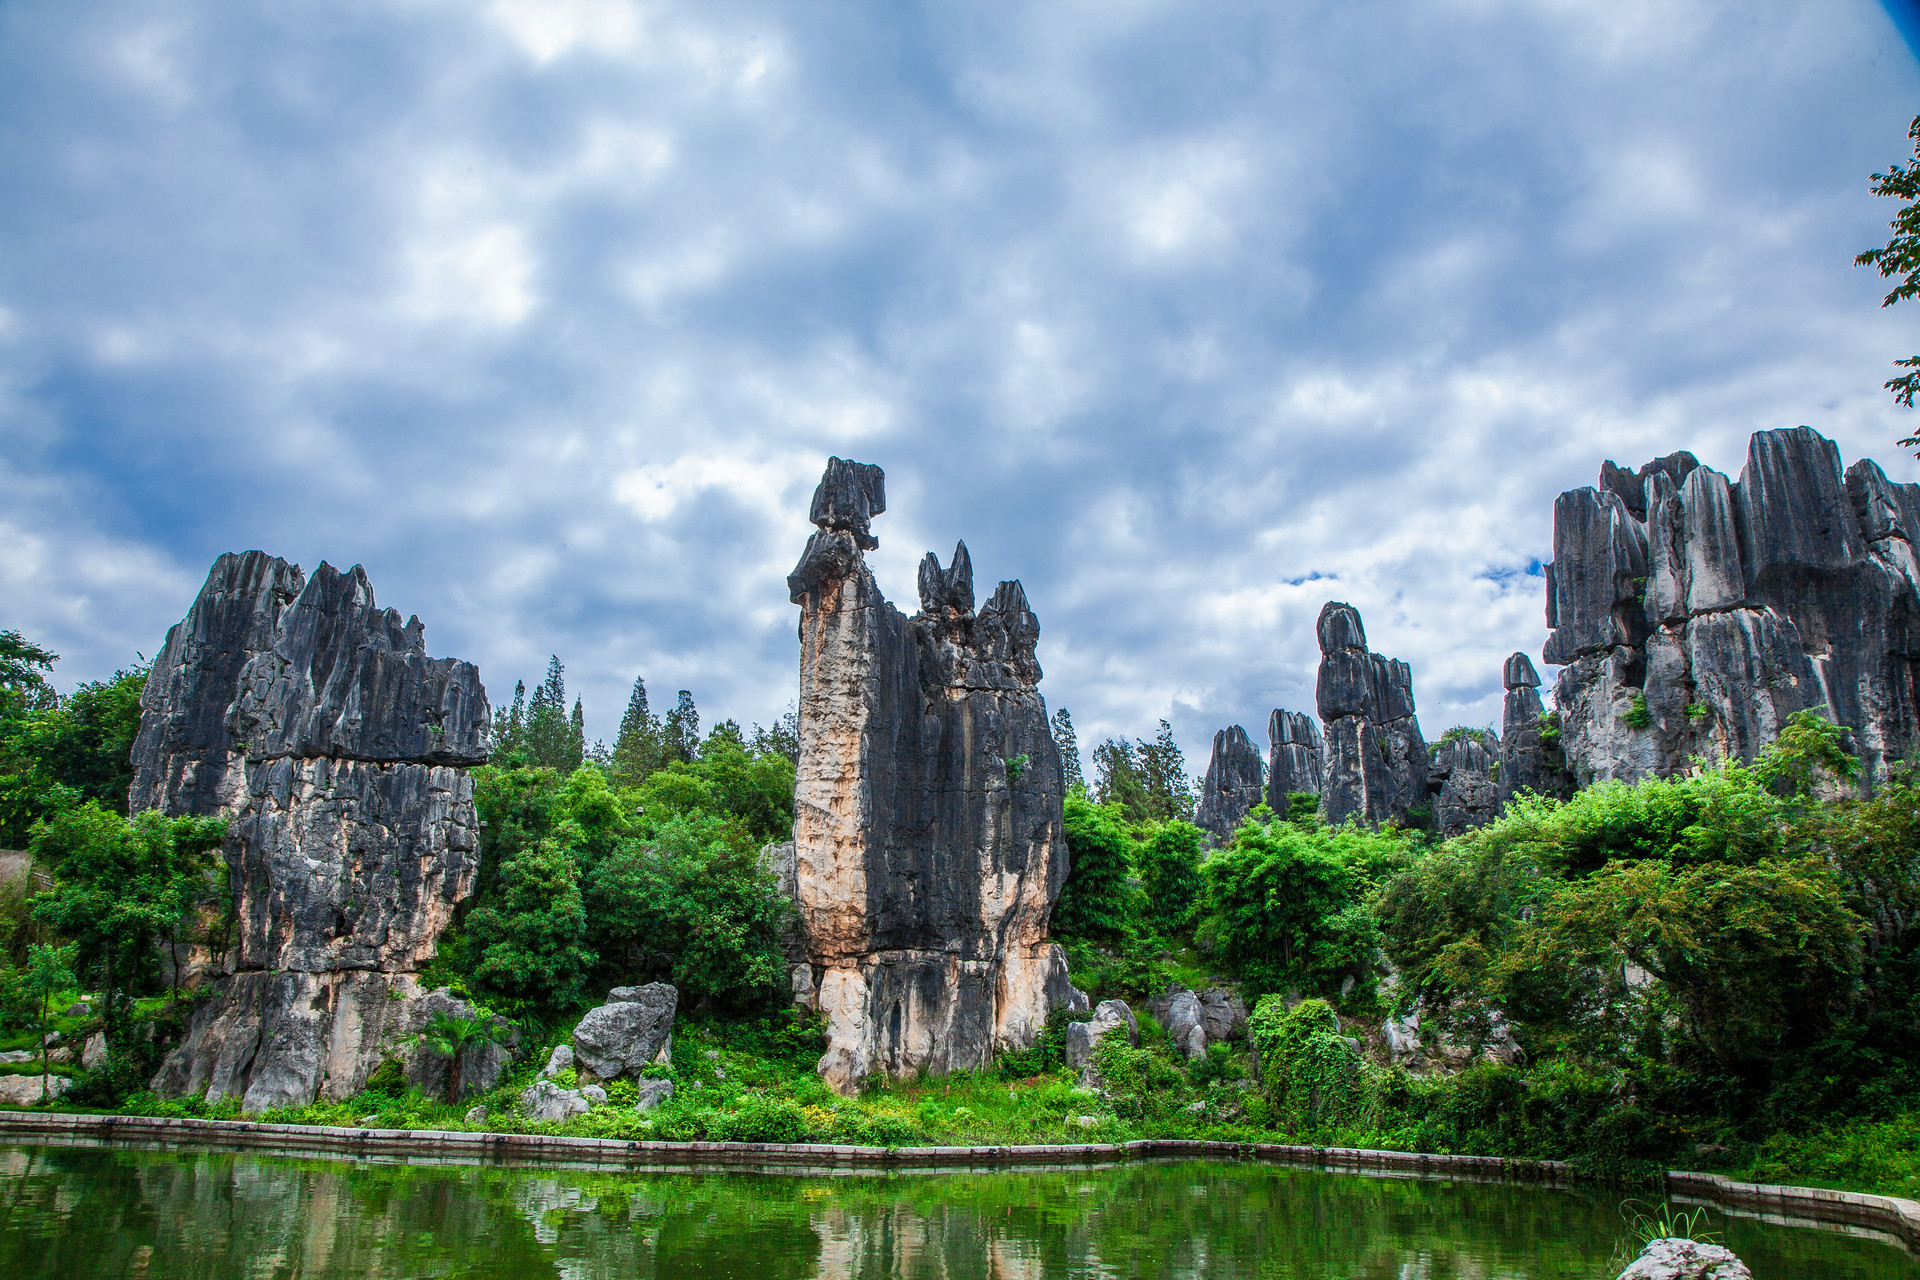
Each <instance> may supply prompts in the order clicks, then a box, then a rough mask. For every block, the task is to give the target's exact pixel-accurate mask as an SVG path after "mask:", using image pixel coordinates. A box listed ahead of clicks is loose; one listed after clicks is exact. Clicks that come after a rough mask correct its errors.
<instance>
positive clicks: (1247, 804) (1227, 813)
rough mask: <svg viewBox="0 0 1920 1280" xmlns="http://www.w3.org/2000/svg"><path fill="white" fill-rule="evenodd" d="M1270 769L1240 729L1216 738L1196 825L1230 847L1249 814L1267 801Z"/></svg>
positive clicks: (1221, 731)
mask: <svg viewBox="0 0 1920 1280" xmlns="http://www.w3.org/2000/svg"><path fill="white" fill-rule="evenodd" d="M1266 773H1267V771H1266V766H1265V765H1264V764H1262V763H1261V760H1260V752H1259V751H1257V750H1256V749H1255V748H1254V745H1253V742H1252V741H1251V740H1250V739H1249V738H1248V737H1247V731H1246V730H1245V729H1242V728H1241V727H1240V726H1239V725H1237V724H1236V725H1234V726H1233V727H1232V728H1231V729H1222V730H1220V732H1218V733H1216V734H1214V735H1213V755H1212V757H1211V758H1210V759H1209V760H1208V761H1207V776H1206V779H1205V781H1204V782H1203V783H1202V784H1201V789H1200V804H1199V807H1198V808H1196V809H1195V810H1194V814H1193V820H1194V823H1195V824H1196V825H1198V826H1200V827H1203V828H1205V829H1206V831H1207V833H1208V834H1209V835H1210V836H1212V837H1213V841H1214V843H1216V844H1226V843H1227V842H1228V841H1230V840H1232V839H1233V832H1234V829H1235V828H1236V827H1238V826H1239V825H1240V820H1241V819H1242V818H1244V817H1246V816H1247V813H1248V811H1249V810H1251V809H1252V808H1253V807H1254V806H1255V805H1257V804H1261V803H1264V802H1265V800H1266V795H1265V790H1266Z"/></svg>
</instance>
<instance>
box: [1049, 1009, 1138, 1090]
mask: <svg viewBox="0 0 1920 1280" xmlns="http://www.w3.org/2000/svg"><path fill="white" fill-rule="evenodd" d="M1115 1031H1125V1032H1126V1035H1127V1043H1128V1044H1130V1045H1137V1044H1139V1043H1140V1020H1139V1019H1138V1018H1136V1017H1134V1016H1133V1010H1132V1009H1130V1008H1128V1007H1127V1002H1126V1001H1125V1000H1102V1001H1101V1002H1100V1003H1099V1004H1097V1005H1095V1006H1094V1010H1093V1017H1091V1018H1089V1019H1088V1020H1087V1021H1085V1022H1069V1023H1068V1024H1067V1044H1066V1059H1067V1065H1068V1066H1070V1067H1073V1068H1075V1069H1076V1070H1078V1071H1080V1072H1082V1073H1083V1074H1084V1073H1087V1072H1089V1071H1091V1069H1092V1066H1093V1049H1094V1046H1095V1045H1097V1044H1099V1043H1100V1042H1101V1041H1102V1040H1104V1039H1106V1038H1107V1037H1108V1036H1109V1035H1111V1034H1112V1033H1113V1032H1115Z"/></svg>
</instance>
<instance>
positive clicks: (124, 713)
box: [0, 631, 147, 849]
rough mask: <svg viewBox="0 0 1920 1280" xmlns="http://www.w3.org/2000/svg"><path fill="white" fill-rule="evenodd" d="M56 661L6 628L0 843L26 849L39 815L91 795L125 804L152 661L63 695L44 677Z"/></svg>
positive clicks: (0, 671)
mask: <svg viewBox="0 0 1920 1280" xmlns="http://www.w3.org/2000/svg"><path fill="white" fill-rule="evenodd" d="M57 660H58V655H56V654H54V653H51V652H50V651H48V650H46V649H43V648H41V647H40V646H38V645H36V644H33V643H32V642H31V641H27V640H23V639H21V638H20V634H19V633H18V632H16V631H6V632H0V847H9V848H15V849H18V848H20V847H22V846H24V845H25V844H26V843H27V840H28V839H29V837H30V835H31V832H32V827H33V823H34V822H35V820H37V819H39V818H43V817H46V816H47V815H49V814H51V813H55V812H57V811H59V810H62V809H71V808H73V807H75V806H76V805H80V804H83V803H85V802H86V801H88V800H97V801H99V802H100V804H101V805H102V806H103V807H105V808H108V809H111V810H114V811H115V812H124V811H125V809H126V805H127V788H128V787H129V786H131V785H132V783H133V765H132V761H131V753H132V750H133V739H134V736H135V735H136V734H137V733H138V732H139V730H140V691H141V689H142V688H144V687H145V685H146V679H147V664H146V663H145V661H144V660H142V661H141V662H140V663H139V664H137V665H135V666H133V667H131V668H127V669H124V670H120V671H116V672H114V673H113V675H112V676H111V677H110V678H109V679H106V680H92V681H88V682H86V683H85V684H82V685H80V686H79V687H78V688H77V689H75V690H74V691H73V693H72V694H71V695H70V696H68V697H65V698H62V697H61V696H59V695H58V694H57V693H55V692H54V690H53V688H52V686H51V685H49V684H47V682H46V679H45V677H44V675H43V674H42V672H44V671H47V670H50V669H51V667H52V665H53V663H54V662H56V661H57Z"/></svg>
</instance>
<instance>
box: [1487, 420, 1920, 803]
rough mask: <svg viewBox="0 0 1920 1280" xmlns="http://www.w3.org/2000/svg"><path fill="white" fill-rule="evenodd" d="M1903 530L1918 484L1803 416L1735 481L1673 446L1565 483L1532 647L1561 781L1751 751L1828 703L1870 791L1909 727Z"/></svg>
mask: <svg viewBox="0 0 1920 1280" xmlns="http://www.w3.org/2000/svg"><path fill="white" fill-rule="evenodd" d="M1916 530H1920V486H1916V485H1911V484H1893V483H1891V482H1890V481H1888V480H1887V478H1886V476H1885V475H1884V474H1883V473H1882V472H1881V470H1880V468H1879V467H1878V466H1877V465H1876V464H1875V463H1873V462H1872V461H1870V460H1867V459H1861V460H1860V461H1858V462H1855V463H1854V464H1853V465H1852V466H1851V467H1848V468H1846V469H1845V470H1844V471H1843V470H1842V468H1841V460H1840V451H1839V450H1838V449H1837V448H1836V447H1835V446H1834V444H1833V442H1832V441H1830V440H1828V439H1826V438H1825V437H1823V436H1821V435H1820V434H1819V433H1818V432H1815V431H1814V430H1812V429H1811V428H1809V427H1793V428H1789V429H1785V430H1779V431H1762V432H1759V433H1757V434H1756V435H1754V436H1753V438H1752V439H1751V441H1749V443H1748V447H1747V462H1746V466H1745V467H1744V468H1743V469H1742V471H1741V473H1740V478H1739V480H1738V481H1737V482H1733V481H1729V479H1728V478H1727V477H1726V476H1724V475H1721V474H1720V473H1719V472H1717V471H1714V470H1712V469H1711V468H1708V467H1702V466H1699V465H1698V464H1697V463H1696V462H1695V461H1694V459H1693V457H1692V455H1691V454H1684V453H1682V454H1674V455H1672V456H1670V457H1667V458H1663V459H1660V460H1658V461H1656V462H1652V463H1649V464H1647V466H1645V467H1642V468H1641V469H1640V470H1639V471H1638V472H1632V473H1630V472H1627V471H1625V470H1624V469H1623V468H1620V467H1616V466H1614V465H1613V464H1612V463H1608V464H1607V465H1606V467H1605V468H1603V470H1602V473H1601V484H1600V485H1599V487H1597V488H1593V489H1576V490H1573V491H1571V492H1569V493H1565V494H1562V495H1561V496H1560V499H1559V500H1558V501H1557V502H1556V503H1555V505H1554V560H1553V563H1552V564H1551V565H1550V566H1548V575H1547V592H1548V593H1547V624H1548V626H1549V627H1550V628H1551V629H1552V630H1551V633H1550V635H1549V638H1548V640H1547V645H1546V648H1545V650H1544V652H1543V656H1544V657H1545V659H1546V661H1547V662H1549V663H1553V664H1555V665H1559V666H1561V667H1562V670H1561V671H1560V674H1559V678H1558V680H1557V681H1556V683H1555V687H1554V702H1555V704H1556V707H1557V709H1558V711H1559V713H1560V719H1561V730H1562V747H1563V749H1564V752H1565V761H1566V767H1567V769H1568V770H1569V771H1570V773H1571V774H1572V777H1573V780H1574V781H1576V782H1577V783H1578V784H1579V785H1581V786H1585V785H1587V784H1589V783H1592V782H1594V781H1598V780H1600V779H1604V778H1620V779H1624V780H1627V781H1638V780H1640V779H1643V778H1648V777H1656V776H1665V775H1668V774H1672V773H1675V772H1677V771H1680V770H1683V769H1685V768H1687V767H1688V765H1689V764H1690V762H1691V761H1692V760H1693V759H1694V758H1695V757H1703V758H1706V759H1708V760H1716V761H1717V760H1727V759H1742V760H1751V759H1752V758H1753V757H1754V755H1755V754H1756V753H1757V752H1758V751H1759V750H1760V749H1761V748H1762V747H1764V746H1765V745H1766V744H1767V743H1768V742H1770V741H1772V740H1773V738H1774V737H1775V736H1776V735H1777V734H1778V733H1779V730H1780V727H1781V726H1782V725H1783V724H1784V723H1785V722H1786V720H1787V718H1788V717H1789V716H1791V715H1792V714H1793V713H1794V712H1796V711H1799V710H1803V709H1806V708H1809V707H1817V706H1826V707H1827V708H1829V710H1830V713H1831V715H1832V716H1833V718H1834V720H1835V721H1837V722H1838V723H1840V724H1843V725H1847V726H1850V727H1851V728H1852V729H1854V731H1855V733H1854V739H1855V746H1856V747H1857V748H1858V750H1859V754H1860V758H1861V761H1862V764H1863V766H1864V768H1863V770H1862V775H1863V777H1862V781H1863V785H1865V786H1868V787H1871V786H1872V785H1873V781H1874V779H1875V778H1877V777H1879V776H1880V775H1881V774H1882V773H1883V772H1884V762H1885V761H1887V760H1888V759H1894V758H1898V757H1900V756H1901V755H1903V754H1905V753H1906V752H1907V751H1908V750H1909V748H1911V747H1912V746H1913V745H1914V744H1915V740H1916V735H1917V734H1920V701H1917V700H1916V690H1915V686H1916V662H1917V661H1920V628H1916V619H1917V618H1920V567H1917V566H1916V564H1915V558H1914V549H1913V538H1914V536H1915V533H1916ZM1508 688H1509V715H1511V714H1512V711H1513V708H1512V702H1513V699H1512V696H1511V695H1512V690H1513V688H1514V686H1513V684H1512V683H1511V682H1509V684H1508ZM1516 781H1517V779H1516Z"/></svg>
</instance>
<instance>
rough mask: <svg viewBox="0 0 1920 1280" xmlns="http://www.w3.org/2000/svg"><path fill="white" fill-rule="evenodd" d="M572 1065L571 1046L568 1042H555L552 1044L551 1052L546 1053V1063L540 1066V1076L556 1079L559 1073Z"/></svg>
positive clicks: (546, 1078)
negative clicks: (555, 1043)
mask: <svg viewBox="0 0 1920 1280" xmlns="http://www.w3.org/2000/svg"><path fill="white" fill-rule="evenodd" d="M572 1066H573V1046H572V1045H570V1044H557V1045H555V1046H553V1052H552V1053H549V1054H548V1055H547V1065H546V1066H544V1067H542V1068H540V1078H541V1079H543V1080H558V1079H559V1078H560V1077H561V1075H562V1074H563V1073H564V1072H566V1071H567V1069H568V1068H570V1067H572Z"/></svg>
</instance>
